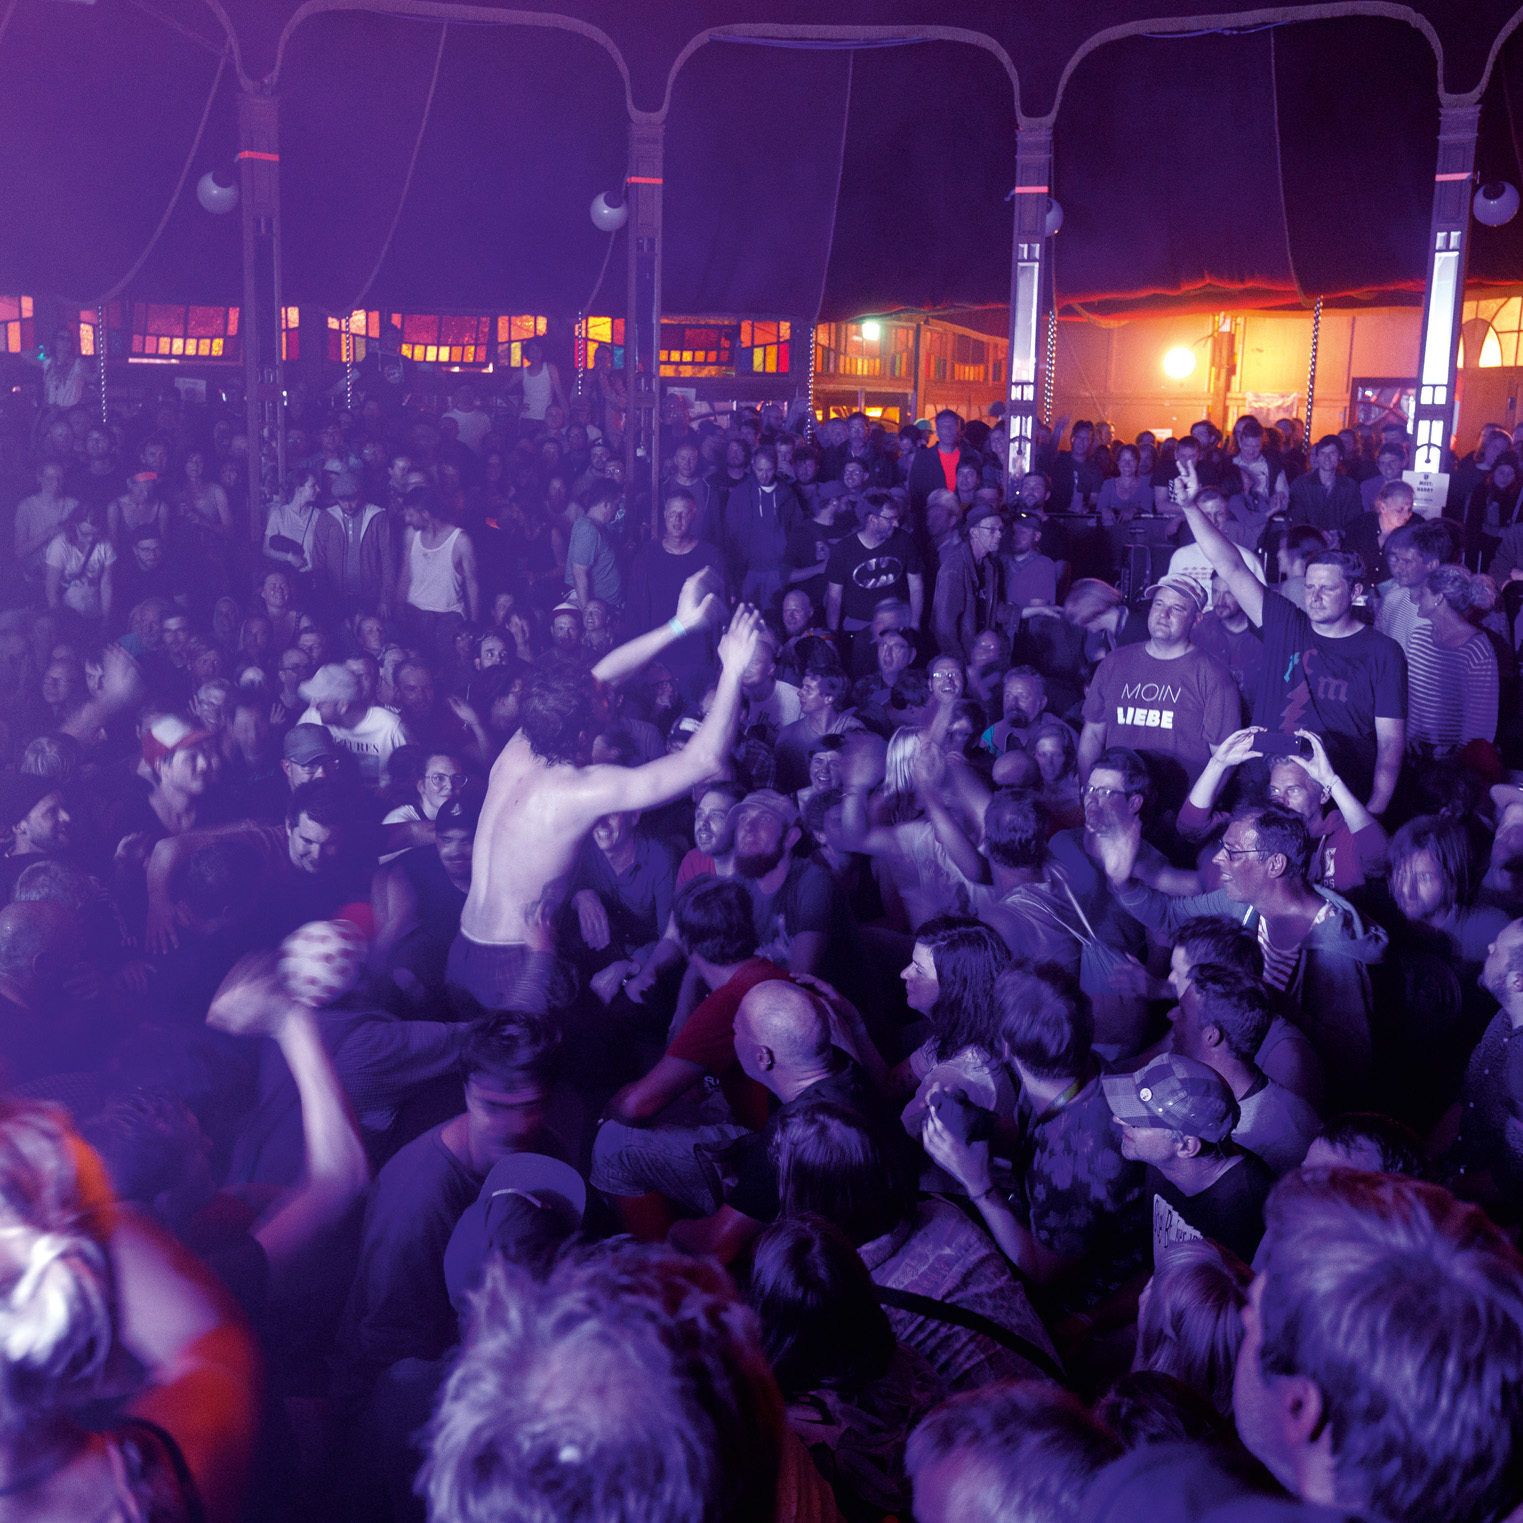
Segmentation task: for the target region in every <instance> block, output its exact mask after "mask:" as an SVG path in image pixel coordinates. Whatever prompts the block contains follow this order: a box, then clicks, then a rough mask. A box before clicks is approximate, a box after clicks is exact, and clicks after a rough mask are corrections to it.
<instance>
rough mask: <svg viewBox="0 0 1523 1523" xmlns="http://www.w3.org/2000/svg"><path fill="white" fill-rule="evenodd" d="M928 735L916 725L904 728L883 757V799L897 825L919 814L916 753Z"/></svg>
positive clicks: (893, 739) (895, 733)
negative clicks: (922, 740) (915, 769)
mask: <svg viewBox="0 0 1523 1523" xmlns="http://www.w3.org/2000/svg"><path fill="white" fill-rule="evenodd" d="M924 735H925V731H924V730H921V729H917V728H916V726H914V725H908V724H906V725H900V726H899V728H898V729H897V730H895V731H894V733H893V737H892V738H891V739H890V741H889V743H888V750H887V751H886V752H885V753H884V756H883V796H884V800H885V802H886V803H887V804H888V807H889V812H890V814H891V815H892V817H893V819H894V820H895V822H899V821H902V820H908V819H913V818H914V816H915V814H916V812H917V807H918V806H917V800H916V795H915V775H914V772H913V770H912V769H913V767H914V763H915V752H916V750H917V749H918V748H919V746H920V742H921V739H922V738H923V737H924Z"/></svg>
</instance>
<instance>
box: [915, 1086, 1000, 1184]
mask: <svg viewBox="0 0 1523 1523" xmlns="http://www.w3.org/2000/svg"><path fill="white" fill-rule="evenodd" d="M932 1093H933V1094H934V1091H933V1092H932ZM920 1141H921V1143H922V1145H923V1146H924V1148H925V1150H926V1152H927V1153H929V1154H930V1156H931V1161H932V1162H933V1163H937V1164H940V1165H941V1167H942V1168H944V1169H945V1170H946V1171H947V1173H948V1174H950V1175H951V1176H952V1178H953V1179H955V1180H956V1181H957V1182H958V1184H960V1185H961V1186H962V1187H963V1189H965V1190H966V1191H967V1192H968V1194H969V1195H980V1194H982V1193H983V1192H984V1191H985V1190H987V1189H988V1188H989V1184H990V1174H989V1144H988V1143H987V1142H964V1141H963V1140H962V1139H961V1138H960V1137H958V1136H956V1135H955V1134H954V1133H953V1131H952V1129H951V1128H950V1127H949V1126H948V1125H947V1124H946V1122H945V1121H943V1120H942V1119H941V1117H940V1116H938V1115H937V1114H936V1112H935V1111H934V1110H930V1109H927V1111H926V1113H925V1124H924V1125H923V1126H922V1127H921V1129H920Z"/></svg>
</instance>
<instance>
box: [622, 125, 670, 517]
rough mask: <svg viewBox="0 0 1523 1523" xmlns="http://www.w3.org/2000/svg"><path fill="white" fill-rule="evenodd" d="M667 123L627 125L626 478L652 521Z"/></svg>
mask: <svg viewBox="0 0 1523 1523" xmlns="http://www.w3.org/2000/svg"><path fill="white" fill-rule="evenodd" d="M665 137H666V124H665V123H664V122H662V121H655V120H651V119H649V118H646V119H642V120H636V121H631V122H630V124H629V177H628V187H629V189H628V196H629V305H628V307H627V308H626V315H625V319H624V384H625V386H626V387H627V388H628V391H629V417H628V419H627V420H626V423H625V430H624V433H625V462H626V464H625V479H626V480H627V481H628V483H629V490H630V492H631V494H632V495H633V494H634V493H635V488H636V484H637V483H638V484H639V485H640V486H641V487H646V488H648V489H649V491H650V498H651V503H652V512H653V513H654V514H655V522H656V523H657V524H659V523H660V510H659V505H657V501H656V499H657V497H658V496H659V490H660V482H661V476H660V471H661V462H660V459H659V458H658V455H659V448H658V446H659V444H660V437H661V430H660V426H659V409H660V400H661V399H660V391H661V184H662V174H663V166H664V152H663V147H664V143H665Z"/></svg>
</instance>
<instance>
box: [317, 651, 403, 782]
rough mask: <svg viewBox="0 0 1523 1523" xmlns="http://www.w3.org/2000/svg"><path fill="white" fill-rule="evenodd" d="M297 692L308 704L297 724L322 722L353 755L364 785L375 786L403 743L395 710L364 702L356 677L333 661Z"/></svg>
mask: <svg viewBox="0 0 1523 1523" xmlns="http://www.w3.org/2000/svg"><path fill="white" fill-rule="evenodd" d="M298 692H299V693H300V694H301V696H302V697H303V698H305V699H306V700H307V703H308V708H307V711H306V712H305V713H304V714H303V715H302V716H301V719H300V721H299V723H301V724H304V725H311V724H320V725H325V726H326V727H327V729H328V733H329V734H330V735H331V736H332V737H333V739H334V741H335V742H336V743H337V744H338V745H339V746H341V747H342V748H343V749H344V750H345V751H347V752H349V754H350V755H351V756H353V757H354V759H355V762H356V764H357V765H358V767H359V771H360V779H361V781H362V782H363V783H364V784H365V786H366V787H368V788H379V787H380V785H381V777H382V775H383V774H384V773H385V771H386V763H387V762H388V761H390V760H391V753H392V752H393V751H395V750H396V749H397V747H398V746H402V745H406V744H407V730H406V728H405V727H404V726H403V724H402V721H401V719H400V718H399V717H398V716H397V715H396V713H394V712H393V711H392V710H391V709H383V708H382V707H381V706H380V705H379V704H366V702H365V700H364V697H363V695H362V694H361V691H360V679H359V678H358V677H357V676H356V675H355V674H354V673H353V672H352V671H350V669H349V668H348V667H347V666H344V665H341V664H340V663H339V662H337V661H332V662H329V664H328V665H327V666H322V667H319V668H318V670H317V674H316V676H314V677H313V678H312V680H311V681H310V682H304V683H302V685H301V687H300V688H299V689H298Z"/></svg>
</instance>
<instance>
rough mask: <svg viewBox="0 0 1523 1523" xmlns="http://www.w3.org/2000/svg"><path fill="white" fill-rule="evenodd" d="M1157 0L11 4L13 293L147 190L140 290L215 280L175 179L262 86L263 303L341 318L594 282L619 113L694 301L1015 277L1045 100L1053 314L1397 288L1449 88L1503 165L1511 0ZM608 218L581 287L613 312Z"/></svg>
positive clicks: (224, 277) (8, 219)
mask: <svg viewBox="0 0 1523 1523" xmlns="http://www.w3.org/2000/svg"><path fill="white" fill-rule="evenodd" d="M1159 9H1161V10H1167V12H1168V14H1167V15H1166V16H1165V15H1160V14H1159V10H1155V9H1154V8H1153V7H1150V6H1147V5H1144V4H1141V3H1139V0H1088V3H1086V4H1085V5H1082V6H1076V5H1074V4H1073V3H1072V0H1023V4H1021V5H1020V6H1012V5H1010V4H1009V3H1008V0H953V3H951V4H943V5H941V6H938V7H935V8H931V7H927V6H926V5H925V4H924V3H923V0H808V3H805V0H750V3H747V4H745V5H741V4H739V3H738V0H688V3H678V4H655V3H653V0H636V3H633V4H632V3H630V0H570V3H565V4H562V5H560V6H558V7H556V8H555V9H554V10H548V11H512V10H508V9H505V8H501V7H495V6H488V5H473V4H468V3H448V4H445V3H436V0H373V3H370V4H366V5H363V6H362V5H360V4H357V3H354V0H307V3H305V4H300V5H298V4H296V3H294V0H98V3H95V4H92V5H69V4H60V3H57V0H14V3H12V4H10V5H9V6H8V8H7V9H5V10H4V11H3V12H0V207H4V208H5V212H6V215H5V219H4V227H3V231H0V290H4V291H11V292H20V291H26V292H29V293H33V294H37V295H57V296H63V297H66V298H67V299H69V300H77V301H79V302H80V303H81V304H84V303H86V302H92V301H93V300H94V299H95V298H96V297H98V296H99V295H100V294H101V293H102V292H104V291H106V290H108V289H111V288H112V287H114V286H116V285H117V284H119V283H120V282H121V281H122V279H123V277H124V276H125V275H126V274H127V273H128V272H129V270H131V269H132V267H133V265H134V262H135V261H137V260H138V259H139V257H140V256H141V254H142V252H143V250H144V249H145V247H147V246H148V244H149V242H150V240H151V239H152V237H153V235H154V232H155V229H156V228H157V227H158V225H159V223H160V221H161V219H166V210H167V219H166V220H165V224H164V228H163V232H162V235H161V236H160V237H159V238H158V241H157V242H156V243H155V244H154V246H153V249H152V252H151V254H149V256H148V258H147V259H146V260H145V261H144V262H143V263H142V266H141V268H140V269H139V270H138V271H137V272H136V274H134V275H133V276H132V279H131V280H130V281H129V282H128V284H127V286H126V289H125V294H127V295H129V296H134V297H138V298H140V299H161V300H180V301H187V300H189V301H196V300H200V301H211V302H227V303H233V302H236V301H238V299H239V292H240V265H239V255H240V239H239V226H238V224H239V219H238V218H237V217H236V216H232V217H220V218H219V217H212V216H210V215H208V214H207V213H206V212H204V211H203V210H202V209H201V207H200V206H199V204H198V203H197V201H196V198H195V193H194V187H195V182H196V180H197V179H198V178H199V177H200V175H201V174H202V173H204V172H205V171H206V170H207V169H209V168H213V167H215V166H218V165H223V164H228V163H230V162H231V160H232V157H233V154H234V152H235V148H236V113H237V96H238V93H239V91H240V90H241V89H243V88H246V87H255V86H260V87H266V88H268V89H270V90H271V91H273V93H275V94H276V95H277V96H278V98H279V102H280V131H281V154H282V207H283V245H284V257H285V268H284V276H285V299H286V300H287V301H288V302H289V303H292V304H298V305H310V306H315V307H318V308H321V309H325V310H328V311H343V310H346V309H347V308H348V307H349V306H351V305H352V304H353V302H354V301H355V299H356V297H357V296H358V295H359V294H360V293H361V291H362V290H364V289H365V287H366V284H367V281H369V282H370V284H369V290H368V293H367V295H366V300H367V302H368V303H369V304H370V305H384V306H390V307H398V308H411V309H421V310H470V309H495V310H515V311H536V312H544V313H550V314H554V315H558V316H570V315H573V314H575V313H576V312H578V311H581V310H583V309H584V308H585V307H586V304H587V303H588V300H589V296H590V294H591V292H592V291H593V288H594V284H595V282H596V281H597V280H598V276H599V271H600V269H601V268H602V267H603V264H604V256H605V254H606V253H608V240H607V237H606V235H604V234H601V233H599V232H598V231H597V230H596V229H595V228H594V227H593V226H592V223H591V221H590V219H589V218H588V215H587V207H588V203H589V202H590V201H591V199H592V197H593V196H594V195H595V194H596V193H597V192H598V191H600V190H606V189H611V188H613V187H614V186H616V185H617V184H618V183H619V181H620V179H621V177H622V175H623V173H624V169H625V164H626V154H627V141H628V123H629V119H630V113H631V111H634V112H636V113H643V114H657V115H660V116H662V117H663V119H664V121H665V124H666V126H665V144H666V162H665V169H664V177H665V208H664V210H665V240H666V241H665V257H664V277H663V278H664V290H665V302H664V304H665V307H666V309H667V310H668V311H672V312H686V313H691V314H701V313H721V312H724V313H736V314H741V315H746V314H750V315H757V316H765V315H778V316H791V317H797V318H804V319H813V318H814V317H816V316H817V315H818V316H819V317H821V318H826V319H834V318H842V317H853V316H857V315H859V314H863V313H868V312H876V311H887V310H891V309H895V308H901V307H907V306H908V307H935V306H943V305H963V306H979V305H986V304H990V303H1001V302H1003V301H1004V300H1005V299H1006V297H1007V295H1008V291H1009V278H1010V235H1011V213H1010V208H1009V205H1008V203H1007V199H1006V198H1007V196H1008V193H1009V190H1010V186H1011V184H1012V183H1013V170H1014V158H1015V138H1016V131H1017V126H1018V123H1019V122H1020V121H1022V120H1036V119H1043V118H1049V117H1050V118H1051V120H1052V125H1053V143H1054V171H1053V189H1054V193H1055V194H1056V195H1057V196H1058V198H1059V199H1060V200H1061V201H1062V203H1063V207H1064V211H1065V214H1066V220H1065V224H1064V228H1063V231H1062V232H1061V233H1060V234H1059V236H1058V238H1057V239H1056V240H1055V245H1054V261H1053V265H1054V280H1055V290H1056V295H1057V298H1058V300H1059V302H1060V303H1061V304H1062V305H1063V307H1064V308H1065V310H1075V309H1082V310H1086V311H1093V312H1096V313H1104V314H1109V315H1116V314H1119V313H1123V312H1127V311H1138V310H1156V309H1159V308H1167V307H1180V306H1193V307H1206V306H1211V305H1217V304H1223V303H1231V304H1234V305H1243V304H1257V305H1293V304H1300V303H1302V302H1308V301H1310V300H1312V299H1314V298H1315V297H1317V296H1318V295H1322V296H1325V297H1328V298H1329V299H1333V300H1346V301H1348V302H1368V301H1371V300H1377V299H1378V300H1411V299H1412V298H1413V293H1415V292H1416V291H1418V290H1420V288H1421V285H1422V281H1423V277H1424V267H1425V248H1426V242H1427V228H1428V220H1429V210H1430V203H1431V190H1432V176H1433V164H1434V154H1435V143H1436V135H1437V125H1438V114H1439V106H1440V101H1441V99H1448V100H1459V99H1462V98H1478V99H1479V100H1480V101H1481V104H1482V126H1481V142H1480V147H1479V152H1478V161H1477V162H1478V168H1479V169H1480V172H1481V174H1482V177H1483V178H1499V179H1511V180H1513V181H1514V182H1515V183H1520V184H1523V155H1520V139H1523V134H1520V133H1519V132H1518V131H1517V130H1516V125H1515V124H1516V123H1517V122H1518V120H1519V117H1520V114H1523V100H1519V99H1517V97H1518V95H1519V92H1520V91H1523V79H1520V77H1519V76H1520V71H1523V51H1520V50H1523V37H1520V36H1519V29H1518V23H1519V21H1520V20H1523V11H1520V10H1519V9H1518V7H1517V6H1516V5H1515V4H1513V3H1510V0H1509V3H1504V0H1418V3H1415V4H1412V5H1400V4H1393V3H1388V0H1358V3H1331V4H1320V5H1319V4H1309V5H1303V6H1281V7H1274V8H1264V9H1251V10H1250V9H1241V8H1239V9H1232V8H1224V7H1223V5H1222V0H1215V3H1208V0H1170V4H1169V5H1168V6H1167V7H1162V8H1159ZM724 29H729V30H728V32H726V31H725V30H724ZM415 155H416V162H415V164H414V157H415ZM409 165H413V169H412V176H411V179H410V181H409V180H408V169H409ZM182 175H183V177H184V178H183V183H181V179H182ZM177 185H179V187H180V188H179V193H178V196H176V195H175V191H176V186H177ZM404 186H406V194H405V196H404V194H403V191H404ZM393 222H395V232H394V234H393V235H392V237H391V241H390V243H389V245H388V244H387V234H388V230H389V229H391V227H392V224H393ZM624 236H625V235H623V234H620V235H618V238H617V242H616V246H615V253H614V257H613V259H612V260H611V261H609V264H608V269H607V273H606V276H605V278H604V280H603V283H602V286H601V288H600V290H599V292H598V295H597V299H596V301H595V302H594V303H593V306H594V308H595V309H596V310H599V311H603V312H610V313H619V312H621V311H622V309H623V298H624V273H623V258H622V251H623V239H624ZM383 248H384V249H385V257H384V258H381V257H380V256H381V254H382V250H383ZM378 259H379V261H380V262H379V267H378V268H377V261H378ZM1470 268H1471V274H1472V278H1474V279H1476V280H1480V281H1485V282H1488V283H1492V284H1504V283H1511V282H1516V281H1519V280H1523V219H1518V221H1517V222H1515V223H1514V224H1512V225H1509V226H1508V227H1504V228H1499V229H1490V228H1484V227H1477V228H1476V229H1475V236H1474V238H1473V240H1472V245H1471V260H1470ZM372 272H374V279H373V281H372V280H371V275H372Z"/></svg>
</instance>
